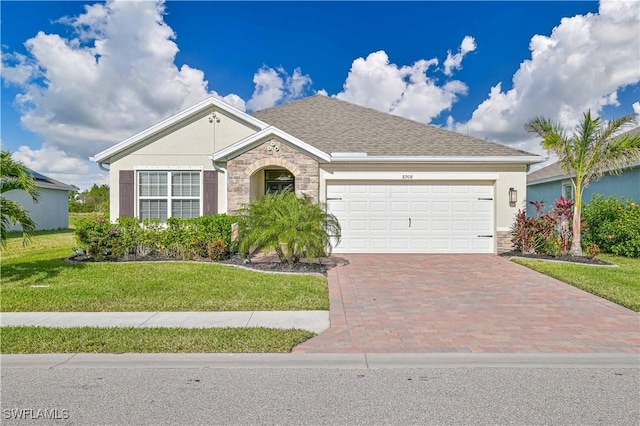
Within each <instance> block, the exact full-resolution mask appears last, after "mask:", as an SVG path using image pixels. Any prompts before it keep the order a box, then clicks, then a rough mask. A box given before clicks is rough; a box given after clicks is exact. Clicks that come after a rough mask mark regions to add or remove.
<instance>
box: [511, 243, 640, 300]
mask: <svg viewBox="0 0 640 426" xmlns="http://www.w3.org/2000/svg"><path fill="white" fill-rule="evenodd" d="M598 257H599V258H600V259H602V260H606V261H607V262H611V263H614V264H616V265H618V268H611V267H598V266H587V265H579V264H574V263H560V262H546V261H542V260H532V259H514V260H513V261H514V262H516V263H519V264H520V265H524V266H526V267H528V268H531V269H533V270H536V271H538V272H542V273H543V274H546V275H549V276H551V277H554V278H556V279H558V280H560V281H564V282H566V283H568V284H571V285H573V286H575V287H578V288H580V289H582V290H585V291H588V292H589V293H592V294H595V295H596V296H600V297H602V298H604V299H608V300H610V301H612V302H615V303H617V304H619V305H622V306H625V307H627V308H629V309H632V310H634V311H636V312H640V259H631V258H628V257H621V256H613V255H605V254H602V255H600V256H598Z"/></svg>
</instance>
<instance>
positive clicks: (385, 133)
mask: <svg viewBox="0 0 640 426" xmlns="http://www.w3.org/2000/svg"><path fill="white" fill-rule="evenodd" d="M252 115H253V116H254V117H256V118H258V119H259V120H262V121H264V122H266V123H269V124H271V125H273V126H275V127H277V128H279V129H281V130H284V131H285V132H287V133H289V134H290V135H293V136H295V137H296V138H298V139H301V140H303V141H305V142H307V143H309V144H311V145H313V146H314V147H316V148H318V149H320V150H322V151H324V152H326V153H328V154H331V153H336V152H366V153H367V155H369V156H443V157H449V156H451V157H458V156H459V157H505V156H507V157H520V156H522V157H531V156H534V155H535V154H531V153H529V152H525V151H521V150H517V149H514V148H509V147H507V146H505V145H501V144H498V143H493V142H488V141H485V140H483V139H479V138H475V137H471V136H467V135H463V134H461V133H457V132H453V131H450V130H445V129H441V128H439V127H435V126H431V125H427V124H423V123H420V122H417V121H413V120H408V119H406V118H402V117H398V116H396V115H392V114H387V113H384V112H380V111H377V110H374V109H371V108H366V107H362V106H359V105H356V104H352V103H350V102H346V101H342V100H339V99H336V98H330V97H327V96H324V95H315V96H311V97H308V98H304V99H300V100H297V101H293V102H289V103H287V104H284V105H281V106H277V107H273V108H268V109H264V110H262V111H256V112H254V113H253V114H252Z"/></svg>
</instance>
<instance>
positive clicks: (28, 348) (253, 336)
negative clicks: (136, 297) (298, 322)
mask: <svg viewBox="0 0 640 426" xmlns="http://www.w3.org/2000/svg"><path fill="white" fill-rule="evenodd" d="M0 335H1V337H2V338H1V340H0V353H4V354H12V353H20V354H44V353H77V352H82V353H145V352H148V353H152V352H156V353H162V352H169V353H175V352H187V353H202V352H229V353H241V352H291V349H292V348H293V347H294V346H296V345H298V344H299V343H302V342H304V341H305V340H307V339H310V338H311V337H313V336H314V335H315V334H314V333H312V332H310V331H305V330H278V329H273V328H207V329H184V328H147V329H143V328H91V327H81V328H44V327H1V328H0Z"/></svg>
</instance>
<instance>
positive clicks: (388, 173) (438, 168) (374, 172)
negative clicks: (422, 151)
mask: <svg viewBox="0 0 640 426" xmlns="http://www.w3.org/2000/svg"><path fill="white" fill-rule="evenodd" d="M526 170H527V166H526V165H521V164H442V163H435V164H417V163H415V164H412V163H407V164H388V163H376V164H373V163H372V164H354V163H341V164H337V163H332V164H321V165H320V200H321V201H325V200H326V193H327V192H326V188H327V182H331V181H365V180H366V181H398V182H402V181H404V182H432V183H435V182H442V183H456V182H469V181H474V182H477V183H486V184H493V186H494V212H495V217H494V223H495V227H496V231H497V235H496V239H495V240H496V243H495V251H498V248H499V247H498V243H499V242H498V240H501V241H502V243H501V244H500V245H501V246H503V245H504V240H505V235H506V234H505V233H506V232H508V231H509V228H510V227H511V225H512V224H513V221H514V219H515V215H516V213H517V211H518V209H520V208H524V200H525V199H526V191H527V176H526ZM509 188H514V189H516V190H517V191H518V202H517V203H516V205H515V206H510V205H509ZM500 237H501V238H500Z"/></svg>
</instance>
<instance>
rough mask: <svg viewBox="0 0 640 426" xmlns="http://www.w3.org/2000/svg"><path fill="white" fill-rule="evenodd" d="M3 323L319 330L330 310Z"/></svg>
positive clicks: (85, 316)
mask: <svg viewBox="0 0 640 426" xmlns="http://www.w3.org/2000/svg"><path fill="white" fill-rule="evenodd" d="M0 325H2V326H20V325H31V326H39V327H60V328H65V327H141V328H151V327H177V328H214V327H269V328H283V329H289V328H299V329H303V330H309V331H313V332H315V333H320V332H322V331H324V330H326V329H328V328H329V325H330V324H329V312H328V311H229V312H2V313H0Z"/></svg>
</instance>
